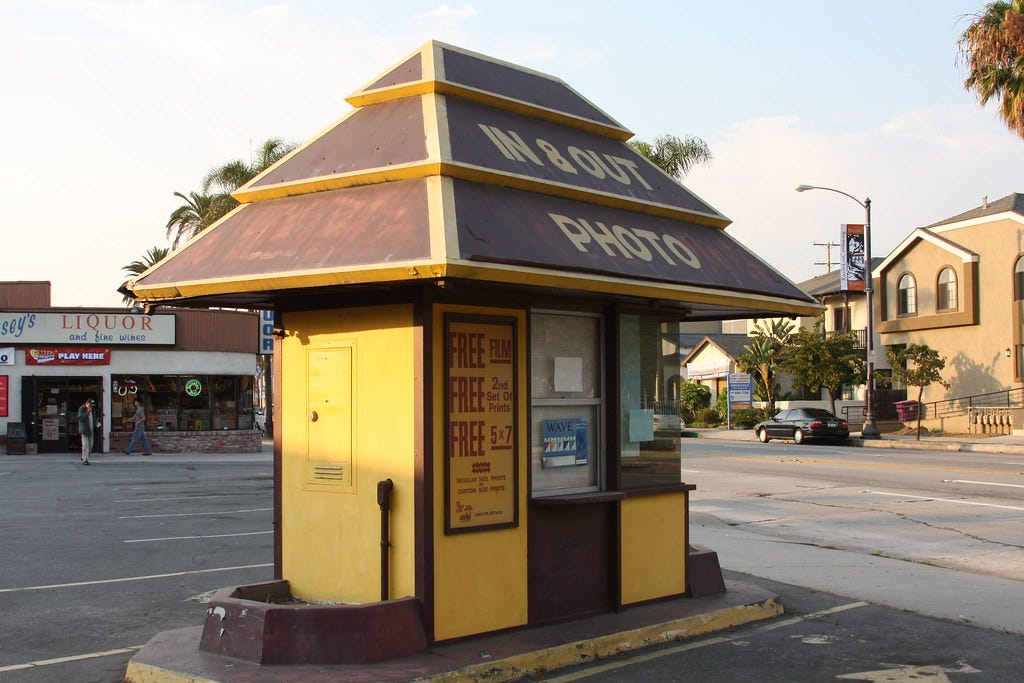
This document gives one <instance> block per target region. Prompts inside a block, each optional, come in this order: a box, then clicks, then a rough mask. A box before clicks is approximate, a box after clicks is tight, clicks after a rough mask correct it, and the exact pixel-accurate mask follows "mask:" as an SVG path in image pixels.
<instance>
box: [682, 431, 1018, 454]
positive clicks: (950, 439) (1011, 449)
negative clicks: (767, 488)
mask: <svg viewBox="0 0 1024 683" xmlns="http://www.w3.org/2000/svg"><path fill="white" fill-rule="evenodd" d="M686 431H687V432H695V433H696V434H697V438H699V439H720V440H724V441H751V442H754V443H756V442H757V436H756V435H755V434H754V430H753V429H687V430H686ZM848 445H849V446H854V447H862V448H907V449H912V450H935V451H958V452H962V453H972V452H974V453H1006V454H1011V455H1012V454H1016V455H1024V436H1014V435H1006V436H984V435H980V434H940V435H937V436H931V435H924V434H922V435H921V439H920V441H919V440H917V438H916V437H915V436H914V435H913V434H882V435H881V437H880V438H878V439H862V438H860V434H859V433H857V432H854V433H852V434H851V435H850V440H849V443H848Z"/></svg>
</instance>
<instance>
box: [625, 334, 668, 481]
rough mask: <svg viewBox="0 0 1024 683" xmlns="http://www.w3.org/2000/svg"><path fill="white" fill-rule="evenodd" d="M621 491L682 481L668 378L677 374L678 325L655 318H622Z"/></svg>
mask: <svg viewBox="0 0 1024 683" xmlns="http://www.w3.org/2000/svg"><path fill="white" fill-rule="evenodd" d="M619 334H620V339H619V348H620V352H619V391H620V397H619V415H620V419H621V426H620V434H621V442H620V444H619V448H620V458H621V460H620V473H619V484H620V487H621V488H622V489H635V488H648V487H652V486H664V485H668V484H678V483H680V481H681V474H682V472H681V470H682V463H681V456H682V439H681V438H680V437H681V436H682V425H681V423H680V419H679V403H678V400H676V399H675V398H674V397H672V396H671V395H670V394H669V392H668V386H667V385H666V378H668V377H671V374H672V373H678V372H679V367H678V366H679V356H678V352H677V346H676V344H677V343H678V337H679V334H678V325H677V324H676V323H675V322H666V321H664V320H661V319H659V318H656V317H652V316H641V315H623V316H621V317H620V318H619Z"/></svg>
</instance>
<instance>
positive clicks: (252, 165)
mask: <svg viewBox="0 0 1024 683" xmlns="http://www.w3.org/2000/svg"><path fill="white" fill-rule="evenodd" d="M295 147H296V146H295V145H294V144H292V143H286V142H284V141H283V140H281V139H280V138H271V139H269V140H267V141H265V142H264V143H263V144H262V145H260V148H259V151H258V153H257V154H256V156H255V157H254V158H253V160H252V161H251V162H249V163H246V162H244V161H242V160H241V159H233V160H231V161H228V162H226V163H224V164H221V165H220V166H217V167H216V168H214V169H213V170H211V171H210V172H209V173H207V174H206V176H204V177H203V187H202V192H189V193H188V196H187V197H186V196H185V195H183V194H182V193H180V192H175V193H174V196H175V197H181V198H182V199H184V200H185V203H184V204H182V205H181V206H179V207H178V208H177V209H175V210H174V211H173V212H172V213H171V217H170V219H169V220H168V221H167V238H168V239H170V237H171V235H172V233H173V234H174V241H173V242H172V247H174V248H177V247H178V243H179V242H181V241H183V240H188V239H191V238H192V237H195V236H196V235H198V234H199V233H200V232H202V231H203V230H205V229H206V228H208V227H210V226H211V225H213V224H214V223H216V222H217V221H218V220H220V219H221V218H223V217H224V216H225V215H227V214H228V212H230V211H231V210H232V209H233V208H235V207H236V206H238V201H237V200H236V199H235V198H234V197H232V196H231V193H232V192H234V191H235V190H237V189H238V188H239V187H241V186H242V185H244V184H245V183H247V182H249V181H250V180H252V179H253V178H255V177H256V176H257V175H259V174H260V173H262V172H263V171H265V170H266V169H268V168H269V167H270V166H271V165H273V164H274V163H276V162H277V161H278V160H280V159H281V158H282V157H284V156H285V155H286V154H288V152H290V151H292V150H293V149H295Z"/></svg>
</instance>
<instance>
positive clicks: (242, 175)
mask: <svg viewBox="0 0 1024 683" xmlns="http://www.w3.org/2000/svg"><path fill="white" fill-rule="evenodd" d="M295 147H296V145H294V144H292V143H287V142H285V141H284V140H282V139H281V138H270V139H269V140H265V141H264V142H263V144H262V145H260V148H259V151H258V152H257V153H256V156H255V157H254V158H253V159H252V160H251V161H250V162H249V163H246V162H244V161H243V160H241V159H233V160H231V161H229V162H227V163H224V164H221V165H220V166H217V167H216V168H214V169H213V170H211V171H210V172H209V173H207V174H206V177H204V178H203V192H210V191H211V190H216V191H217V192H219V193H221V194H230V193H232V192H234V191H235V190H237V189H238V188H240V187H241V186H242V185H245V184H246V183H247V182H249V181H250V180H252V179H253V178H255V177H256V176H258V175H259V174H260V173H263V171H265V170H267V169H268V168H270V167H271V166H272V165H273V164H275V163H277V162H278V161H279V160H280V159H281V158H282V157H284V156H285V155H286V154H288V153H289V152H291V151H292V150H293V149H295Z"/></svg>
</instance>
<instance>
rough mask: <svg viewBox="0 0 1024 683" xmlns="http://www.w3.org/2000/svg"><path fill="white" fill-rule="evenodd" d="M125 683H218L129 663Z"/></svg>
mask: <svg viewBox="0 0 1024 683" xmlns="http://www.w3.org/2000/svg"><path fill="white" fill-rule="evenodd" d="M124 680H125V683H218V681H215V680H213V679H212V678H203V677H201V676H191V675H189V674H184V673H181V672H178V671H170V670H168V669H162V668H160V667H158V666H152V665H150V664H140V663H139V662H134V661H129V662H128V668H127V669H126V670H125V673H124Z"/></svg>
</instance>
